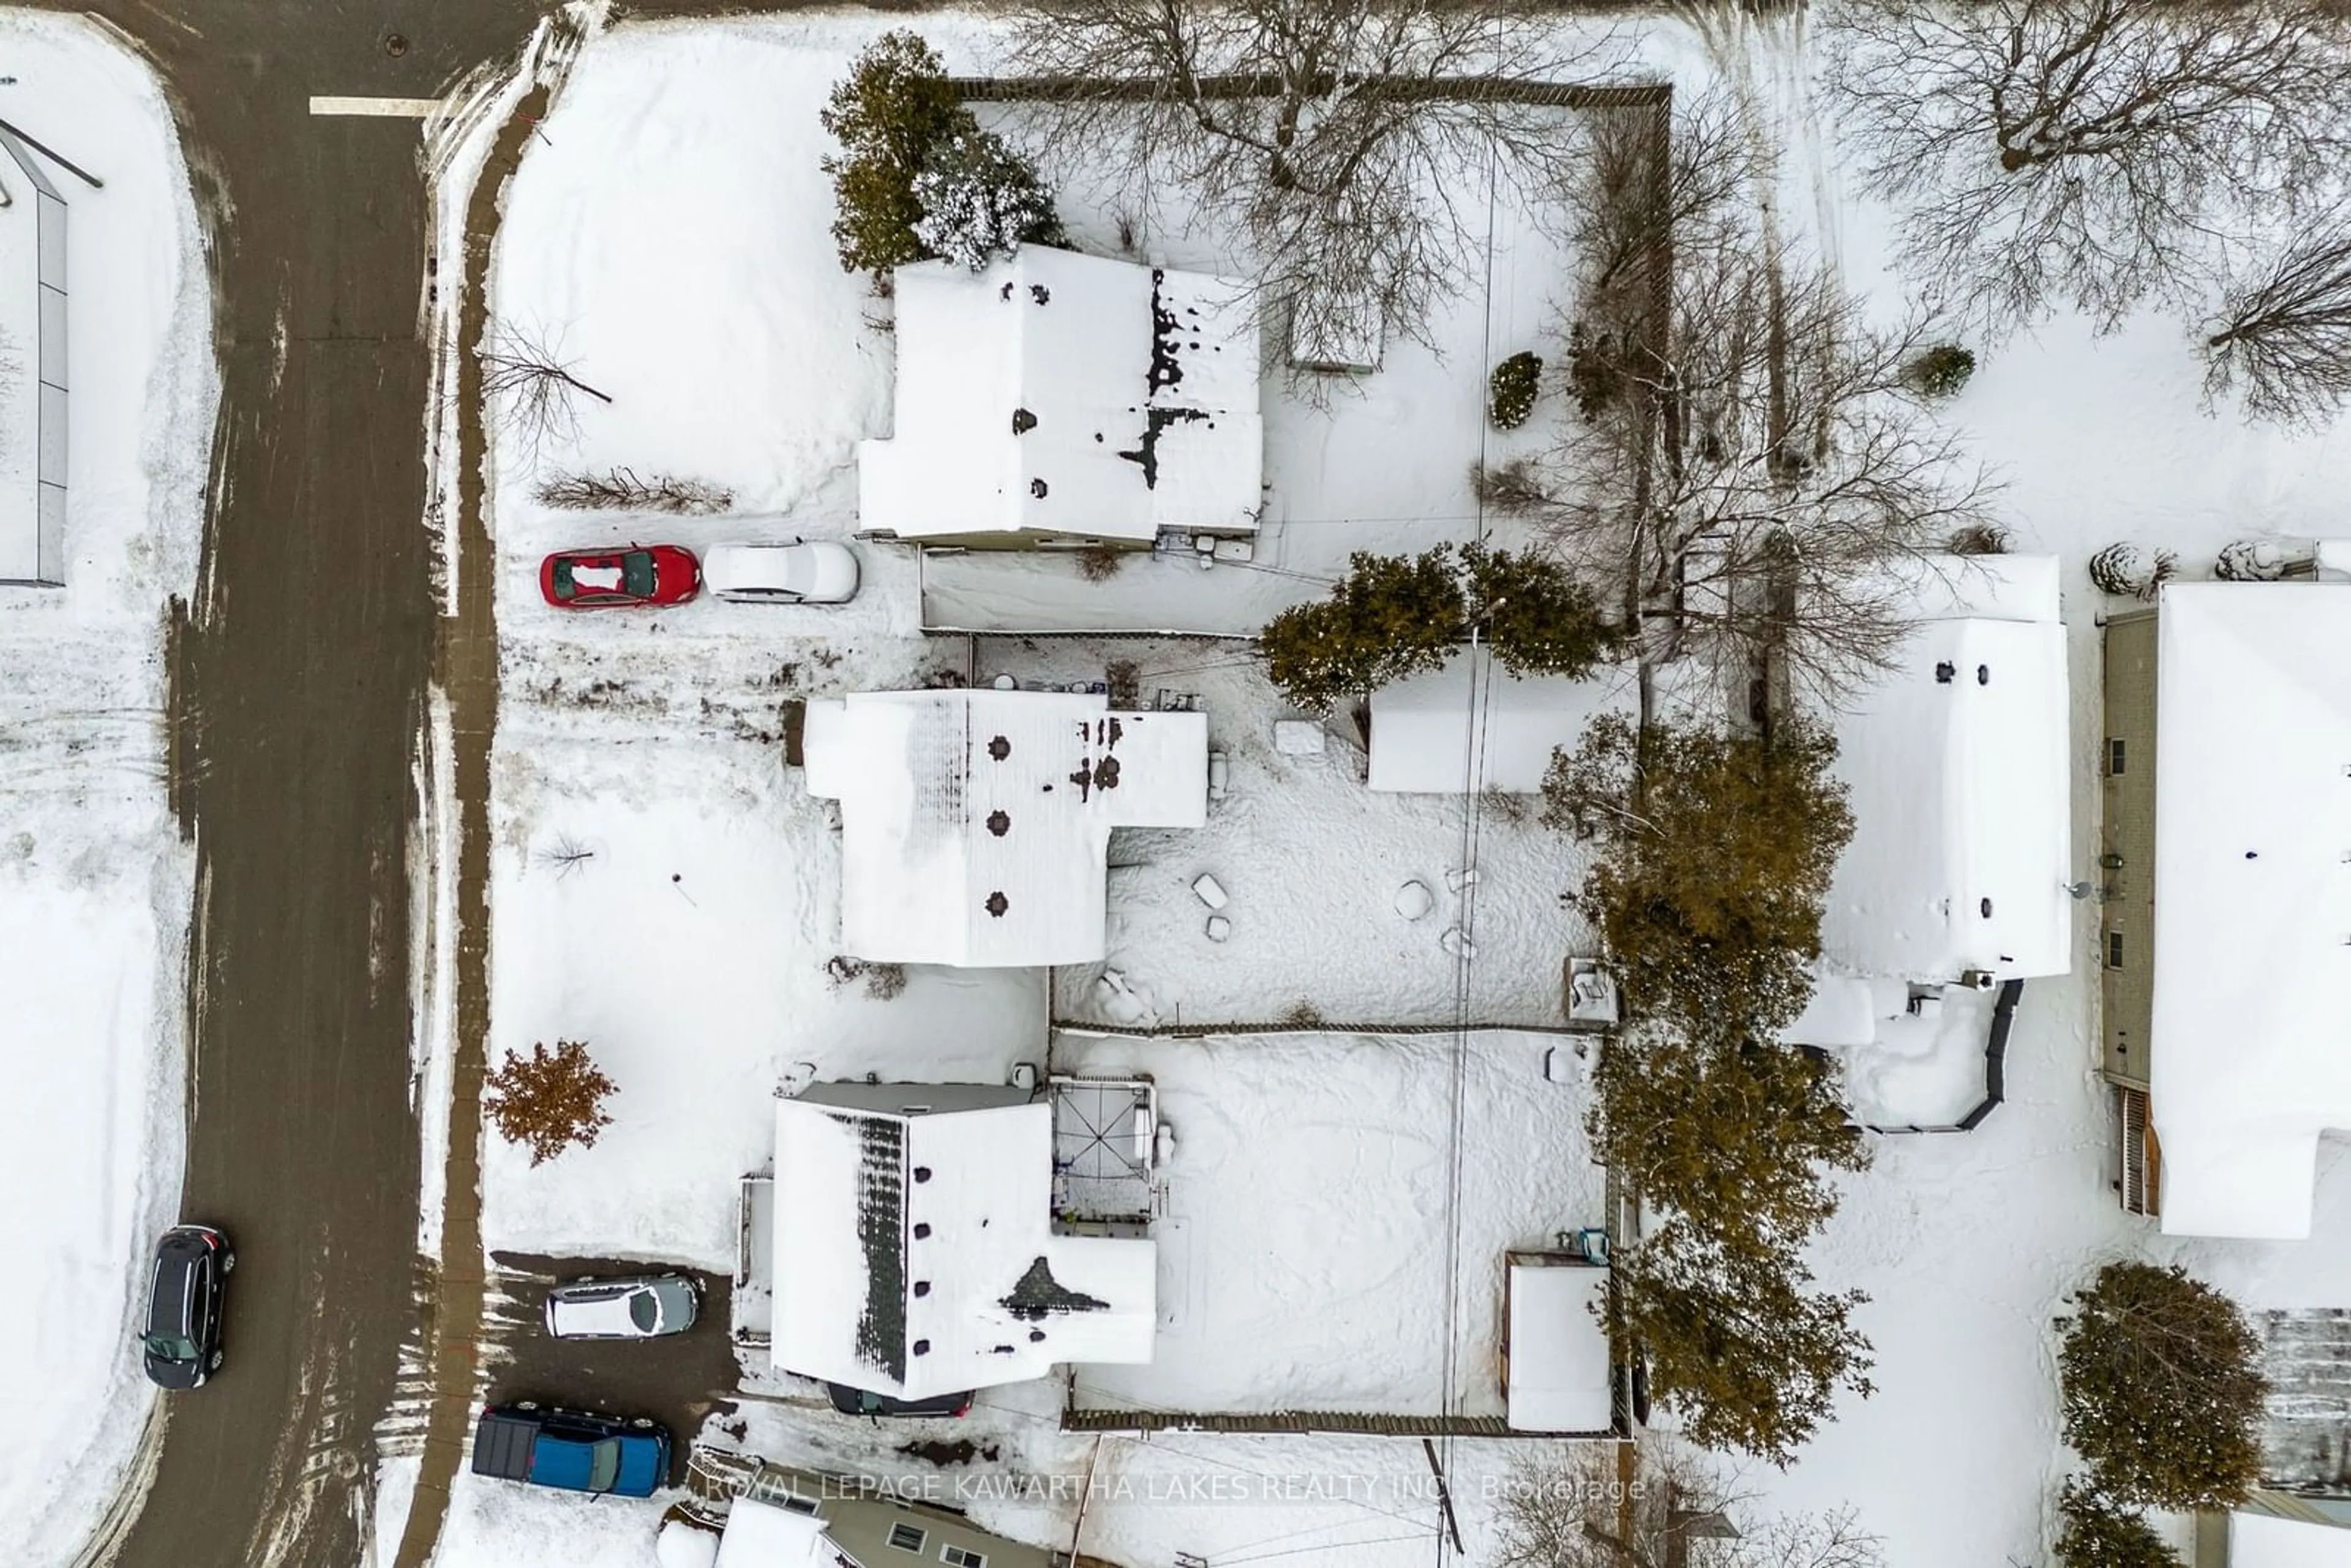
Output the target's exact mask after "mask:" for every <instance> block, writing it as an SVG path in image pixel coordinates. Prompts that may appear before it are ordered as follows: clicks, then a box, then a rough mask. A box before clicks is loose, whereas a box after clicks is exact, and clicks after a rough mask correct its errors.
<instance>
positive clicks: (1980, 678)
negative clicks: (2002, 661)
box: [1976, 664, 1991, 686]
mask: <svg viewBox="0 0 2351 1568" xmlns="http://www.w3.org/2000/svg"><path fill="white" fill-rule="evenodd" d="M1976 685H1980V686H1988V685H1991V665H1990V664H1978V665H1977V666H1976Z"/></svg>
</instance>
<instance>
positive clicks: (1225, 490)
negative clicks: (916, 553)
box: [858, 246, 1265, 539]
mask: <svg viewBox="0 0 2351 1568" xmlns="http://www.w3.org/2000/svg"><path fill="white" fill-rule="evenodd" d="M895 294H896V298H897V317H896V322H895V330H894V333H893V336H894V338H895V340H896V343H897V353H898V376H897V394H896V396H897V415H896V423H895V426H894V431H895V434H893V435H892V436H891V437H890V438H889V439H887V440H882V441H866V442H863V443H862V444H860V446H859V448H858V473H859V489H860V497H859V513H860V520H861V521H862V524H863V526H865V527H866V528H885V529H889V530H891V531H893V532H894V533H897V534H899V535H901V536H902V537H904V538H931V537H935V536H937V535H942V534H951V535H960V534H983V533H991V532H1017V531H1020V530H1043V531H1049V532H1053V533H1060V534H1069V535H1075V536H1081V537H1092V538H1115V539H1151V538H1156V537H1157V534H1158V531H1159V529H1161V528H1203V529H1211V530H1217V531H1227V532H1229V531H1237V530H1245V529H1249V528H1255V527H1256V526H1257V525H1256V514H1257V510H1258V508H1259V506H1260V505H1261V504H1262V502H1263V499H1264V497H1263V494H1262V491H1261V489H1260V486H1259V476H1260V473H1261V471H1262V466H1263V461H1264V445H1265V437H1264V428H1263V426H1262V424H1261V423H1260V422H1259V418H1258V345H1257V329H1256V328H1255V326H1254V325H1253V324H1252V321H1251V318H1250V315H1249V309H1248V305H1247V301H1246V299H1245V298H1244V295H1243V288H1242V286H1241V285H1239V284H1238V283H1234V282H1231V281H1228V280H1227V279H1223V278H1217V277H1206V276H1203V275H1201V274H1198V273H1189V272H1174V271H1168V270H1165V269H1162V268H1155V267H1140V266H1137V265H1135V264H1134V263H1132V262H1125V261H1115V260H1111V259H1108V258H1105V257H1102V256H1080V255H1078V254H1076V253H1075V252H1073V251H1066V250H1054V249H1050V248H1046V247H1042V246H1026V247H1024V248H1022V249H1021V250H1020V252H1019V254H1018V255H1017V256H1013V257H1011V258H1009V259H1008V260H1004V261H999V262H997V263H996V264H995V265H993V266H991V267H988V268H987V270H986V271H984V272H970V271H967V270H966V269H964V268H962V267H956V266H953V265H951V264H949V263H947V262H944V261H939V262H923V263H919V264H916V265H914V266H912V267H900V268H899V269H898V270H897V273H896V288H895Z"/></svg>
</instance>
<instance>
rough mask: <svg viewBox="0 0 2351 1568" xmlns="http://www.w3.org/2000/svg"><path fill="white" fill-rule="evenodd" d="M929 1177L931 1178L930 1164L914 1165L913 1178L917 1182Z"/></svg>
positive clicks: (924, 1180) (926, 1179)
mask: <svg viewBox="0 0 2351 1568" xmlns="http://www.w3.org/2000/svg"><path fill="white" fill-rule="evenodd" d="M930 1179H931V1167H930V1166H915V1167H914V1180H915V1181H916V1182H918V1183H919V1182H926V1181H928V1180H930Z"/></svg>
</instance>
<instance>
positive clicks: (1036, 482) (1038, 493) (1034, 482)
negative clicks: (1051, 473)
mask: <svg viewBox="0 0 2351 1568" xmlns="http://www.w3.org/2000/svg"><path fill="white" fill-rule="evenodd" d="M1029 494H1030V495H1032V496H1034V497H1037V498H1038V499H1039V500H1040V501H1041V500H1043V499H1044V498H1045V481H1043V480H1042V479H1031V480H1029Z"/></svg>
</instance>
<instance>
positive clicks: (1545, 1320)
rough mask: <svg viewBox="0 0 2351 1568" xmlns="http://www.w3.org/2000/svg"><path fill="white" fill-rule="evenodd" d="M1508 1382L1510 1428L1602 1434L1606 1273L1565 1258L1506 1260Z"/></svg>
mask: <svg viewBox="0 0 2351 1568" xmlns="http://www.w3.org/2000/svg"><path fill="white" fill-rule="evenodd" d="M1607 1299H1608V1270H1605V1269H1602V1268H1594V1267H1592V1266H1591V1265H1589V1264H1580V1263H1576V1262H1573V1261H1570V1260H1563V1259H1552V1258H1549V1257H1533V1256H1529V1255H1526V1254H1513V1255H1512V1256H1511V1258H1510V1329H1509V1332H1510V1345H1509V1357H1510V1359H1509V1363H1508V1365H1509V1369H1510V1380H1509V1381H1510V1386H1509V1388H1508V1389H1507V1390H1506V1391H1505V1392H1506V1393H1507V1395H1508V1396H1509V1400H1508V1406H1507V1410H1508V1414H1507V1416H1506V1419H1507V1421H1508V1422H1509V1425H1510V1429H1511V1430H1512V1431H1516V1432H1604V1431H1607V1430H1608V1429H1609V1428H1610V1427H1611V1426H1612V1425H1613V1424H1614V1421H1615V1398H1614V1382H1613V1376H1612V1371H1611V1363H1612V1361H1613V1359H1614V1358H1613V1357H1612V1355H1611V1354H1610V1351H1609V1344H1608V1330H1607V1327H1606V1325H1605V1324H1604V1322H1602V1321H1601V1319H1600V1318H1599V1316H1598V1315H1597V1311H1598V1309H1599V1308H1600V1307H1602V1306H1604V1304H1605V1303H1606V1301H1607Z"/></svg>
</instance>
